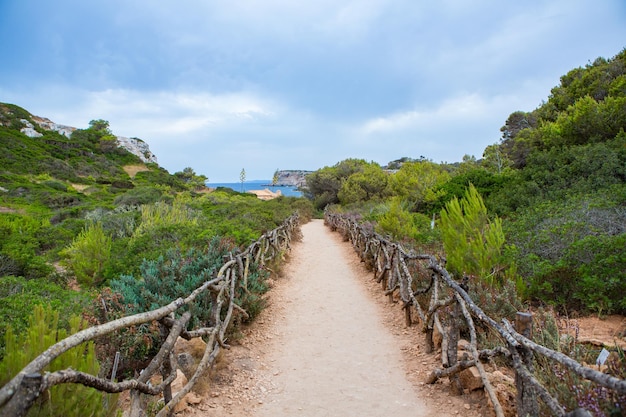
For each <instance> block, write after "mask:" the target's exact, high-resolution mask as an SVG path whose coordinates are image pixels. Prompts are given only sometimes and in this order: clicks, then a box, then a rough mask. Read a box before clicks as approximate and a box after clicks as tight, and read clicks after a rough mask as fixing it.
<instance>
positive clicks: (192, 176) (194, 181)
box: [174, 167, 209, 190]
mask: <svg viewBox="0 0 626 417" xmlns="http://www.w3.org/2000/svg"><path fill="white" fill-rule="evenodd" d="M174 175H175V176H176V177H177V178H179V179H181V180H182V181H183V182H185V183H187V184H189V185H191V186H192V187H193V189H195V190H198V189H201V188H203V187H205V185H206V182H207V181H208V180H209V179H208V178H207V177H206V176H205V175H198V174H196V172H195V171H194V170H193V168H191V167H186V168H185V169H183V170H182V172H180V171H179V172H175V173H174Z"/></svg>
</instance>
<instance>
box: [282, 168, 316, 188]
mask: <svg viewBox="0 0 626 417" xmlns="http://www.w3.org/2000/svg"><path fill="white" fill-rule="evenodd" d="M311 172H313V171H302V170H284V171H278V181H277V182H276V185H278V186H287V187H304V186H306V176H307V175H308V174H310V173H311Z"/></svg>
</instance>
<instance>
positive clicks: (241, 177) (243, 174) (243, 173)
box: [239, 168, 246, 193]
mask: <svg viewBox="0 0 626 417" xmlns="http://www.w3.org/2000/svg"><path fill="white" fill-rule="evenodd" d="M239 181H241V192H242V193H243V191H244V189H243V183H244V182H246V170H245V169H244V168H241V172H240V173H239Z"/></svg>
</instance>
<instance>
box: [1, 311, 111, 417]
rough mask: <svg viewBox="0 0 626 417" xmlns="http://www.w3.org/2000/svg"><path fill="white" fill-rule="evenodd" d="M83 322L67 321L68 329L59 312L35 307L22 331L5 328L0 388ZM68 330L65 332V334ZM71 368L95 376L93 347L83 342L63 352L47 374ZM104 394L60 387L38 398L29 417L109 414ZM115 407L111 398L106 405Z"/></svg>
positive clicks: (97, 368)
mask: <svg viewBox="0 0 626 417" xmlns="http://www.w3.org/2000/svg"><path fill="white" fill-rule="evenodd" d="M84 326H85V323H84V322H82V320H81V318H80V317H79V316H73V317H71V318H70V319H69V323H68V326H67V327H66V326H63V325H62V324H61V323H60V321H59V313H58V312H55V311H54V310H53V309H52V308H50V307H48V308H45V309H44V308H43V307H42V306H40V305H37V306H35V308H34V310H33V312H32V314H31V316H30V319H29V325H28V328H27V330H26V331H25V332H20V333H16V332H14V331H13V329H12V328H11V327H9V328H8V329H7V331H6V333H5V334H4V339H5V345H6V353H5V355H4V358H3V360H2V361H0V386H1V385H4V384H6V383H7V382H8V381H9V380H10V379H11V378H12V377H13V376H15V375H17V373H18V372H19V371H21V370H22V368H24V367H25V366H26V365H28V363H29V362H31V361H32V360H33V359H35V358H36V357H37V356H39V354H41V353H43V352H44V351H45V350H46V349H48V348H49V347H50V346H52V345H53V344H55V343H56V342H58V341H59V340H61V339H63V338H65V337H67V336H69V335H71V334H74V333H76V332H78V331H79V330H82V329H83V328H84ZM68 330H69V332H68ZM67 368H72V369H74V370H77V371H82V372H87V373H90V374H92V375H98V371H99V368H100V366H99V364H98V360H97V359H96V353H95V345H94V343H93V342H87V343H85V344H83V345H80V346H77V347H75V348H72V349H70V350H69V351H67V352H65V353H64V354H62V355H61V356H59V357H58V358H56V359H54V360H53V361H52V362H51V363H50V365H49V366H48V367H46V369H45V370H46V371H47V372H54V371H58V370H62V369H67ZM107 396H108V394H104V393H101V392H99V391H97V390H95V389H92V388H88V387H85V386H83V385H80V384H61V385H57V386H54V387H52V388H51V389H50V394H49V396H47V395H46V396H42V397H40V399H39V400H38V403H37V404H35V405H34V406H33V407H32V408H31V410H30V412H29V413H28V415H29V416H32V417H35V416H59V417H66V416H85V415H89V416H94V417H95V416H106V415H108V414H109V413H110V411H111V410H110V409H109V407H108V406H107V404H106V402H105V399H106V398H107ZM109 404H110V406H114V405H115V399H114V397H113V398H111V401H110V402H109Z"/></svg>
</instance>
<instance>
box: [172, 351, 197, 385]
mask: <svg viewBox="0 0 626 417" xmlns="http://www.w3.org/2000/svg"><path fill="white" fill-rule="evenodd" d="M176 359H177V360H178V366H179V367H180V370H181V371H183V373H184V374H185V376H186V377H187V379H189V378H191V377H192V376H193V373H194V372H195V368H196V366H195V365H196V361H195V359H194V358H193V356H191V353H188V352H183V353H179V354H178V356H177V357H176Z"/></svg>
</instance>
